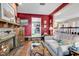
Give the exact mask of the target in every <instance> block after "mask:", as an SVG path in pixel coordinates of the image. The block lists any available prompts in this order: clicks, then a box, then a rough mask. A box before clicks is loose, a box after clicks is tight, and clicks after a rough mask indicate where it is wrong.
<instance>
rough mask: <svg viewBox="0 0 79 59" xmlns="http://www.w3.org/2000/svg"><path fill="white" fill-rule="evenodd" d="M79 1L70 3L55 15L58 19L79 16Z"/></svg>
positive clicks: (62, 19)
mask: <svg viewBox="0 0 79 59" xmlns="http://www.w3.org/2000/svg"><path fill="white" fill-rule="evenodd" d="M78 11H79V3H70V4H68V5H67V6H66V7H64V8H63V9H61V10H60V11H58V12H57V13H56V14H55V15H54V19H55V20H57V21H64V20H69V19H72V18H75V17H79V12H78Z"/></svg>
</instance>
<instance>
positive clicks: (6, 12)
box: [0, 3, 15, 22]
mask: <svg viewBox="0 0 79 59" xmlns="http://www.w3.org/2000/svg"><path fill="white" fill-rule="evenodd" d="M0 9H1V10H0V12H1V15H0V16H1V18H2V19H5V20H7V21H10V22H15V13H14V9H13V8H12V7H11V5H10V4H9V3H0Z"/></svg>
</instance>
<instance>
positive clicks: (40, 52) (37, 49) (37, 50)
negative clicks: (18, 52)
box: [30, 41, 51, 56]
mask: <svg viewBox="0 0 79 59" xmlns="http://www.w3.org/2000/svg"><path fill="white" fill-rule="evenodd" d="M30 56H51V55H50V53H49V51H48V50H47V48H46V47H44V46H43V44H42V41H33V42H32V44H31V48H30Z"/></svg>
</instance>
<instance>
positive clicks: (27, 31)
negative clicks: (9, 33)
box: [17, 13, 50, 36]
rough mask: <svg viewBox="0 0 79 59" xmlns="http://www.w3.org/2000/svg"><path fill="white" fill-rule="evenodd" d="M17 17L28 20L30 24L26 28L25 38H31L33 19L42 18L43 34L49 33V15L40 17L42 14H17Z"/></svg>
mask: <svg viewBox="0 0 79 59" xmlns="http://www.w3.org/2000/svg"><path fill="white" fill-rule="evenodd" d="M17 17H18V18H20V19H28V21H29V24H28V25H26V26H24V28H25V36H31V28H32V27H31V25H32V17H40V18H41V22H42V23H41V26H42V27H41V33H44V32H47V33H48V34H50V33H49V27H50V16H48V15H40V14H24V13H17ZM44 20H46V21H47V24H46V25H47V28H46V29H44Z"/></svg>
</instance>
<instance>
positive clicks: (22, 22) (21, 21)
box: [20, 19, 28, 26]
mask: <svg viewBox="0 0 79 59" xmlns="http://www.w3.org/2000/svg"><path fill="white" fill-rule="evenodd" d="M20 24H21V26H25V25H28V20H27V19H21V20H20Z"/></svg>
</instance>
